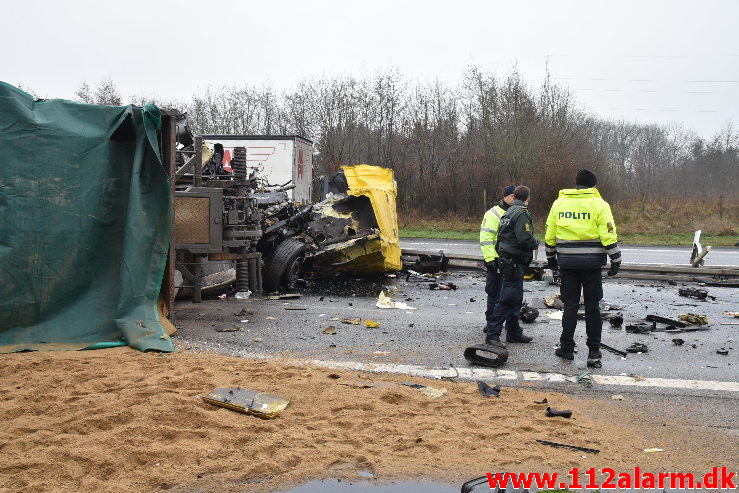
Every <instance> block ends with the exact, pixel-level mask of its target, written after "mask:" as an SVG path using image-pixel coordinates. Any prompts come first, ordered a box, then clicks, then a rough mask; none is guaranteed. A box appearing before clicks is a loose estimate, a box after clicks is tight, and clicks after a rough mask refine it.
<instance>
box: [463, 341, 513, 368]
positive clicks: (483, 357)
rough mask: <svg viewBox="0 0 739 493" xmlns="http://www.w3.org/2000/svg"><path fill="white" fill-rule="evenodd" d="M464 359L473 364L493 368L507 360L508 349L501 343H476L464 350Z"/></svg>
mask: <svg viewBox="0 0 739 493" xmlns="http://www.w3.org/2000/svg"><path fill="white" fill-rule="evenodd" d="M464 359H466V360H467V361H469V362H470V364H473V365H479V366H491V367H493V368H495V367H498V366H500V365H502V364H503V363H505V362H506V361H508V350H507V349H506V348H505V346H503V345H502V344H476V345H474V346H470V347H468V348H467V349H465V350H464Z"/></svg>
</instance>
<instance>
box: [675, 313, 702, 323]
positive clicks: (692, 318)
mask: <svg viewBox="0 0 739 493" xmlns="http://www.w3.org/2000/svg"><path fill="white" fill-rule="evenodd" d="M677 318H679V319H680V320H682V321H683V322H687V323H689V324H692V325H708V317H707V316H706V315H696V314H695V313H681V314H680V315H678V317H677Z"/></svg>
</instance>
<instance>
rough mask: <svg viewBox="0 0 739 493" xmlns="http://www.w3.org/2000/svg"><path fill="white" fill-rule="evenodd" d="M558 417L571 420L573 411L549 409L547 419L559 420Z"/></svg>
mask: <svg viewBox="0 0 739 493" xmlns="http://www.w3.org/2000/svg"><path fill="white" fill-rule="evenodd" d="M558 417H559V418H567V419H570V418H571V417H572V410H571V409H564V410H562V411H560V410H558V409H554V408H553V407H547V418H558Z"/></svg>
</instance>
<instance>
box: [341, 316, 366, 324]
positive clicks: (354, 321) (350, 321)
mask: <svg viewBox="0 0 739 493" xmlns="http://www.w3.org/2000/svg"><path fill="white" fill-rule="evenodd" d="M361 322H362V319H361V318H342V319H341V323H342V324H349V325H359V324H360V323H361Z"/></svg>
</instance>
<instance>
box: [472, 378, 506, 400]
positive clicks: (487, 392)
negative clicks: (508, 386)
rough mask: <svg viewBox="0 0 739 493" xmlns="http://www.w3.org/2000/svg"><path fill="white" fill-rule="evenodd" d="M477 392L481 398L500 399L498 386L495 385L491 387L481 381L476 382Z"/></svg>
mask: <svg viewBox="0 0 739 493" xmlns="http://www.w3.org/2000/svg"><path fill="white" fill-rule="evenodd" d="M477 390H479V391H480V395H482V396H483V397H490V396H495V397H500V385H496V386H495V387H491V386H490V385H488V384H487V383H485V382H483V381H482V380H478V381H477Z"/></svg>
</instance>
